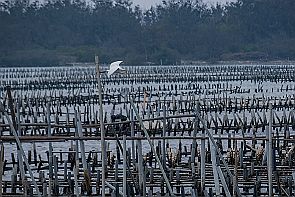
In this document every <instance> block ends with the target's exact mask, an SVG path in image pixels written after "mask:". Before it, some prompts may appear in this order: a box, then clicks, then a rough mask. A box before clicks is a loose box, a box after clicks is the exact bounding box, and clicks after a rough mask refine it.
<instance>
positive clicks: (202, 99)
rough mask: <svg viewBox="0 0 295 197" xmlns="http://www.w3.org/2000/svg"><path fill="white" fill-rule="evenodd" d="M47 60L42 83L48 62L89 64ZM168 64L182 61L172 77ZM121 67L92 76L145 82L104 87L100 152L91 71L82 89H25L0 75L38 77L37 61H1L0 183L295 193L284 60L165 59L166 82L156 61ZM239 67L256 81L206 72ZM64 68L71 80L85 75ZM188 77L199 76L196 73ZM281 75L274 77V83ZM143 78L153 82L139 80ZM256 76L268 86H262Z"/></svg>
mask: <svg viewBox="0 0 295 197" xmlns="http://www.w3.org/2000/svg"><path fill="white" fill-rule="evenodd" d="M46 69H47V70H46ZM46 69H45V70H46V72H44V73H45V74H44V75H43V77H44V78H42V77H41V79H42V80H41V81H39V82H41V83H46V80H48V81H47V82H48V83H49V84H50V83H51V82H50V81H54V80H53V79H52V76H58V74H56V75H54V74H53V73H59V71H61V70H63V71H64V72H65V73H67V72H69V73H71V72H72V74H74V73H76V74H77V76H78V75H80V74H81V73H83V72H81V70H84V71H85V72H84V74H85V75H89V74H91V73H92V74H94V73H93V70H91V68H71V67H69V68H46ZM173 69H174V72H175V73H179V74H180V73H182V74H180V75H179V80H175V79H173V77H175V78H177V75H174V74H173ZM68 70H70V71H68ZM130 70H131V72H130V73H129V75H127V76H126V77H124V78H123V79H120V78H119V77H117V76H115V77H111V78H104V77H103V79H102V82H103V84H104V86H106V87H107V86H112V84H121V85H122V84H123V85H124V86H128V84H130V83H129V82H128V83H126V82H127V81H130V80H131V79H136V80H135V81H137V82H140V83H142V86H141V87H143V88H138V87H134V88H130V87H124V86H122V87H109V88H105V89H104V94H103V100H102V102H103V104H104V107H105V112H104V120H103V127H104V131H105V140H106V141H107V148H106V150H105V151H106V157H105V158H103V157H102V152H101V149H100V142H101V140H102V139H101V127H100V126H101V124H100V121H99V117H98V114H99V113H100V111H99V110H98V109H99V107H98V104H99V97H98V96H96V94H97V93H96V91H91V88H92V89H93V90H95V88H96V87H97V85H96V84H95V82H94V81H92V80H94V78H92V79H91V80H89V81H88V82H87V80H86V82H85V83H87V84H88V85H87V84H86V85H85V87H87V88H86V89H85V90H84V91H83V90H82V91H81V90H79V89H80V87H79V86H77V87H75V88H73V91H72V93H70V94H69V93H68V89H67V88H66V86H65V87H62V88H61V89H59V88H58V87H57V90H46V89H36V90H30V89H28V88H26V86H27V85H29V84H30V83H24V81H23V83H21V84H22V85H21V88H16V87H17V83H15V84H16V86H13V84H14V83H11V82H10V81H11V80H10V79H9V78H18V77H20V76H36V77H37V76H39V75H40V73H42V69H39V70H38V69H37V71H36V70H34V69H31V70H30V69H20V68H16V69H6V70H5V72H4V73H5V74H2V75H3V76H5V77H6V78H7V81H6V83H2V85H3V88H2V89H1V90H2V92H1V102H2V103H3V106H2V108H3V110H2V109H1V111H2V113H1V115H0V121H1V122H0V132H1V138H0V140H1V151H0V153H1V154H0V170H1V172H0V174H1V175H0V182H1V183H0V192H1V195H2V196H16V195H19V196H22V195H27V196H29V195H40V196H61V195H69V196H70V195H76V196H79V195H89V196H90V195H91V196H101V195H102V193H103V192H102V185H103V184H105V185H106V188H107V189H106V193H105V195H108V196H123V195H126V196H247V195H250V196H293V195H294V185H295V184H294V183H295V168H294V164H295V161H294V159H293V158H294V154H295V153H294V150H295V145H294V141H295V135H294V131H295V113H294V106H295V103H294V102H295V101H294V87H293V86H294V85H293V86H292V83H290V84H288V80H291V81H292V80H294V78H292V73H294V66H291V65H287V66H244V67H243V66H220V67H218V66H215V67H210V66H208V67H206V66H204V67H197V66H196V67H180V66H175V67H171V68H167V67H164V68H163V70H164V71H166V72H167V73H168V74H167V76H168V77H167V78H166V79H165V82H166V83H168V84H169V83H176V84H175V85H173V86H172V85H161V84H160V83H161V81H159V80H158V79H156V78H157V76H163V77H164V76H165V74H164V73H163V72H162V71H161V69H159V68H158V67H151V68H150V69H148V71H147V72H146V73H145V72H144V69H143V68H141V67H139V68H138V67H134V68H130ZM43 71H44V70H43ZM191 71H195V74H194V73H191ZM218 71H221V72H223V74H224V73H226V72H228V75H226V76H221V75H219V74H217V73H218ZM274 71H277V73H278V75H276V76H274V73H273V72H274ZM136 72H138V74H136ZM161 72H162V73H161ZM202 72H204V73H205V74H204V75H203V76H201V77H200V76H199V75H201V74H202ZM241 72H244V73H245V76H246V77H245V78H244V79H242V78H235V80H242V81H241V84H242V83H244V84H242V87H244V86H245V85H246V84H245V83H247V80H249V78H251V77H249V76H250V75H251V74H253V72H256V74H257V75H256V78H255V77H254V78H253V80H255V84H256V85H255V86H256V88H254V90H253V88H252V87H251V88H250V90H247V89H246V88H241V85H231V83H228V82H223V81H221V80H220V82H217V83H215V82H212V81H214V80H213V79H214V77H216V76H217V78H218V76H220V79H221V78H223V79H225V80H227V79H233V78H234V75H236V74H237V73H241ZM10 73H11V74H10ZM17 73H18V74H17ZM261 73H264V74H266V76H264V77H263V76H262V75H260V74H261ZM210 74H212V76H211V77H210ZM271 75H273V78H272V77H271ZM59 76H61V77H67V76H68V75H67V74H64V75H63V74H61V75H59ZM73 76H74V75H73ZM144 76H146V79H144ZM208 76H209V77H208ZM293 76H294V75H293ZM198 77H200V78H198ZM227 77H228V78H227ZM69 78H71V80H65V81H67V83H68V85H69V86H71V84H75V83H76V84H79V83H80V82H81V80H83V79H87V77H84V78H83V77H81V76H80V77H72V76H71V77H70V76H69ZM140 78H142V80H139V79H140ZM181 78H182V79H181ZM196 78H198V79H200V82H202V81H203V82H204V83H203V84H202V85H200V84H198V83H196V84H194V82H195V81H194V79H196ZM217 78H216V79H217ZM226 78H227V79H226ZM287 78H288V80H285V79H287ZM43 79H44V80H43ZM89 79H90V78H89ZM208 79H209V80H208ZM210 79H212V80H210ZM272 79H274V80H272ZM282 79H283V81H284V82H283V83H282V85H281V84H277V83H278V81H282ZM13 80H16V81H18V80H19V79H13ZM75 80H77V81H76V82H75ZM124 80H125V82H124ZM150 80H151V81H152V82H153V83H155V84H156V88H154V87H155V85H145V81H150ZM189 80H191V82H192V83H191V84H187V81H189ZM264 80H266V81H267V82H270V83H272V84H276V87H275V88H274V89H273V90H272V91H271V90H270V89H268V91H266V90H265V88H264V84H265V83H267V82H265V81H264ZM27 82H29V80H28V81H27ZM92 83H93V84H92ZM149 83H150V82H149ZM179 83H182V84H179ZM7 84H9V85H11V86H7ZM157 84H158V85H157ZM192 84H194V85H192ZM49 86H50V85H49ZM19 87H20V86H19ZM128 88H129V89H128ZM82 89H83V88H82ZM196 89H198V90H200V91H199V92H195V90H196ZM266 89H267V88H266ZM201 90H202V91H201ZM220 90H222V91H220ZM113 91H115V92H117V94H113V93H112V92H113ZM214 91H216V92H214ZM230 91H232V94H233V96H230V94H229V93H230ZM74 92H76V94H75V93H74ZM169 92H171V94H170V95H169ZM253 93H255V94H256V96H254V95H253ZM273 93H279V95H278V96H272V94H273ZM281 93H284V95H282V94H281ZM264 94H265V95H264ZM16 139H18V140H19V142H17V140H16ZM149 140H150V141H151V142H152V145H151V144H149V143H148V142H150V141H149ZM26 144H28V145H26ZM30 144H31V145H30ZM60 144H64V145H63V146H59V145H60ZM25 145H26V146H25ZM40 145H41V148H40V147H39V146H40ZM30 146H31V148H30ZM57 147H59V148H57ZM103 160H104V162H102V161H103ZM103 163H104V164H105V166H102V164H103ZM103 172H105V177H106V179H105V180H106V182H105V183H102V180H103V179H102V176H103ZM31 175H32V176H31Z"/></svg>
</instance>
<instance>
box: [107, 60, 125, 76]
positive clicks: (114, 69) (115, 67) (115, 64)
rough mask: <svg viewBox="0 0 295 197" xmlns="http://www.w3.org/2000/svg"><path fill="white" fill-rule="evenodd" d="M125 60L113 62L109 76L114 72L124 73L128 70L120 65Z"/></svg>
mask: <svg viewBox="0 0 295 197" xmlns="http://www.w3.org/2000/svg"><path fill="white" fill-rule="evenodd" d="M122 62H123V61H116V62H113V63H111V65H110V70H108V76H111V75H112V74H114V73H124V72H126V70H125V69H124V68H122V67H121V66H120V64H121V63H122Z"/></svg>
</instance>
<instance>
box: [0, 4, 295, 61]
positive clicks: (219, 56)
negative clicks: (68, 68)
mask: <svg viewBox="0 0 295 197" xmlns="http://www.w3.org/2000/svg"><path fill="white" fill-rule="evenodd" d="M294 10H295V1H294V0H237V1H236V2H232V3H227V4H225V5H220V4H217V5H215V6H209V5H206V4H204V3H203V2H202V1H200V0H177V1H176V0H168V1H163V3H162V4H161V5H158V6H155V7H151V8H150V9H147V10H142V9H140V7H139V6H134V5H132V2H131V1H130V0H92V1H91V2H90V3H89V2H85V1H84V0H58V1H52V0H49V1H46V2H45V3H40V2H38V1H34V2H30V3H28V0H18V1H5V2H2V3H0V29H1V30H0V64H1V65H36V66H38V65H56V64H65V63H69V62H93V58H94V55H95V54H97V55H99V57H100V61H101V62H110V61H112V60H117V59H122V60H124V61H125V62H126V63H128V64H149V63H155V64H160V63H162V64H175V63H179V62H180V61H181V60H183V61H191V60H202V61H209V62H215V61H219V60H263V61H265V60H287V59H290V60H293V59H295V47H294V46H295V12H294Z"/></svg>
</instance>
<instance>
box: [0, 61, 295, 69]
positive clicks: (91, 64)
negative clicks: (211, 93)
mask: <svg viewBox="0 0 295 197" xmlns="http://www.w3.org/2000/svg"><path fill="white" fill-rule="evenodd" d="M101 65H103V66H105V65H108V63H101ZM198 65H212V66H214V65H295V61H294V60H272V61H254V60H248V61H246V60H229V61H214V62H212V61H185V62H182V63H180V64H173V66H198ZM67 66H72V67H77V66H85V67H87V66H94V62H73V63H72V62H71V63H66V64H56V65H37V64H36V66H33V65H0V68H20V67H24V68H35V67H40V68H42V67H67ZM126 66H161V65H160V64H139V65H129V64H126ZM162 66H171V65H168V64H167V65H166V64H165V65H162Z"/></svg>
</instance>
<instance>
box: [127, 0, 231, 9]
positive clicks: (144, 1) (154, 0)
mask: <svg viewBox="0 0 295 197" xmlns="http://www.w3.org/2000/svg"><path fill="white" fill-rule="evenodd" d="M132 1H133V2H134V4H135V5H140V6H141V7H142V8H149V7H150V6H152V5H157V4H160V3H161V2H162V0H132ZM230 1H233V0H203V2H204V3H209V4H215V3H217V2H220V3H225V2H230Z"/></svg>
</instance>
